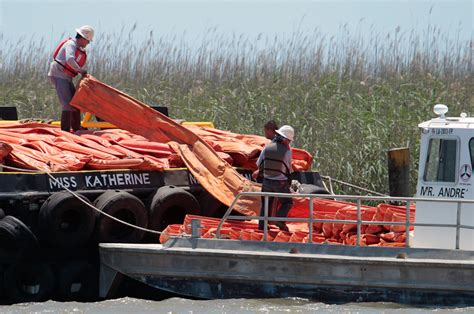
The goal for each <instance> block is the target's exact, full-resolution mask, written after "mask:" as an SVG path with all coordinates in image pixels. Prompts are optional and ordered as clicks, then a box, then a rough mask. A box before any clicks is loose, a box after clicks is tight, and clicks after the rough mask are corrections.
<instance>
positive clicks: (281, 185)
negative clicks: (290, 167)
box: [258, 178, 293, 230]
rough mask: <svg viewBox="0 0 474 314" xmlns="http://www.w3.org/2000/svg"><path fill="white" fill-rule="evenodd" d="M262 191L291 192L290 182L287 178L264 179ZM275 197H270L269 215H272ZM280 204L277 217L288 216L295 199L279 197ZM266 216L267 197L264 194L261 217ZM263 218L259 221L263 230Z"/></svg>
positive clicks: (259, 225)
mask: <svg viewBox="0 0 474 314" xmlns="http://www.w3.org/2000/svg"><path fill="white" fill-rule="evenodd" d="M262 192H275V193H290V183H289V182H288V181H287V180H283V181H281V180H270V179H265V178H264V179H263V184H262ZM273 201H274V197H269V198H268V216H269V217H270V216H271V209H272V205H273ZM279 201H280V202H279V203H280V206H279V207H278V209H277V211H276V217H286V216H288V212H289V211H290V209H291V206H293V200H292V199H291V198H286V197H282V198H280V199H279ZM264 216H265V197H263V196H262V206H261V207H260V217H264ZM263 224H264V222H263V220H260V221H259V222H258V228H259V229H260V230H263Z"/></svg>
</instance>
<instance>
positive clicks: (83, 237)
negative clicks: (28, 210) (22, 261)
mask: <svg viewBox="0 0 474 314" xmlns="http://www.w3.org/2000/svg"><path fill="white" fill-rule="evenodd" d="M79 196H80V198H81V199H82V200H83V201H85V202H87V203H89V204H90V202H89V200H88V199H87V198H86V197H85V196H83V195H79ZM96 216H97V214H96V212H95V211H94V209H92V208H91V207H89V206H87V205H86V204H84V203H83V202H82V201H81V200H79V199H77V198H76V197H75V196H74V195H72V194H71V193H69V192H68V191H61V192H55V193H53V194H52V195H51V196H50V197H49V198H48V199H47V200H46V202H44V203H43V205H42V206H41V209H40V212H39V215H38V230H39V236H40V239H41V240H42V242H44V243H46V244H47V245H49V246H53V247H61V248H71V247H81V246H84V245H85V244H86V243H87V242H88V241H89V239H90V238H91V236H92V233H93V231H94V225H95V220H96Z"/></svg>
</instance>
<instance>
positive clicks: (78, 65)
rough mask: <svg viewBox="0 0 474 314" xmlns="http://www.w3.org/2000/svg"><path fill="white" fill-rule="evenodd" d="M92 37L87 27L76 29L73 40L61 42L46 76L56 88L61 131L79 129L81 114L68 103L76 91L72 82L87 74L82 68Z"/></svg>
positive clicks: (68, 39) (91, 30)
mask: <svg viewBox="0 0 474 314" xmlns="http://www.w3.org/2000/svg"><path fill="white" fill-rule="evenodd" d="M93 37H94V29H93V28H92V27H91V26H89V25H84V26H81V27H79V28H76V36H75V38H71V37H69V38H66V39H64V40H62V41H61V42H60V43H59V45H58V46H57V47H56V49H55V50H54V53H53V60H52V61H51V64H50V66H49V72H48V76H49V77H50V79H51V82H52V83H53V84H54V87H55V88H56V92H57V94H58V97H59V102H60V103H61V106H62V112H61V129H62V130H64V131H68V132H70V131H71V129H72V131H73V132H74V131H77V130H79V129H80V127H81V112H80V111H79V109H77V108H74V107H72V106H71V104H70V102H71V99H72V97H73V96H74V93H75V92H76V89H75V87H74V84H73V82H72V79H73V78H75V77H76V76H77V75H78V74H81V76H82V77H84V76H85V75H86V74H87V71H86V70H85V68H84V66H85V64H86V60H87V54H86V50H85V48H86V46H87V45H88V44H89V43H90V42H91V41H92V39H93Z"/></svg>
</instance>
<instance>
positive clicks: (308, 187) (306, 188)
mask: <svg viewBox="0 0 474 314" xmlns="http://www.w3.org/2000/svg"><path fill="white" fill-rule="evenodd" d="M300 194H326V195H330V194H331V193H330V192H329V191H328V190H326V189H325V188H322V187H320V186H317V185H314V184H301V187H300Z"/></svg>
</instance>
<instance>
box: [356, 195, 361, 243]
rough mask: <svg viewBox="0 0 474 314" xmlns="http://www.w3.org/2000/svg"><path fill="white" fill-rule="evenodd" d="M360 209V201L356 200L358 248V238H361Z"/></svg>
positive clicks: (358, 239)
mask: <svg viewBox="0 0 474 314" xmlns="http://www.w3.org/2000/svg"><path fill="white" fill-rule="evenodd" d="M360 211H361V209H360V199H359V198H358V199H357V246H360V236H361V230H362V226H361V220H362V219H361V216H362V215H361V212H360Z"/></svg>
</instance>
